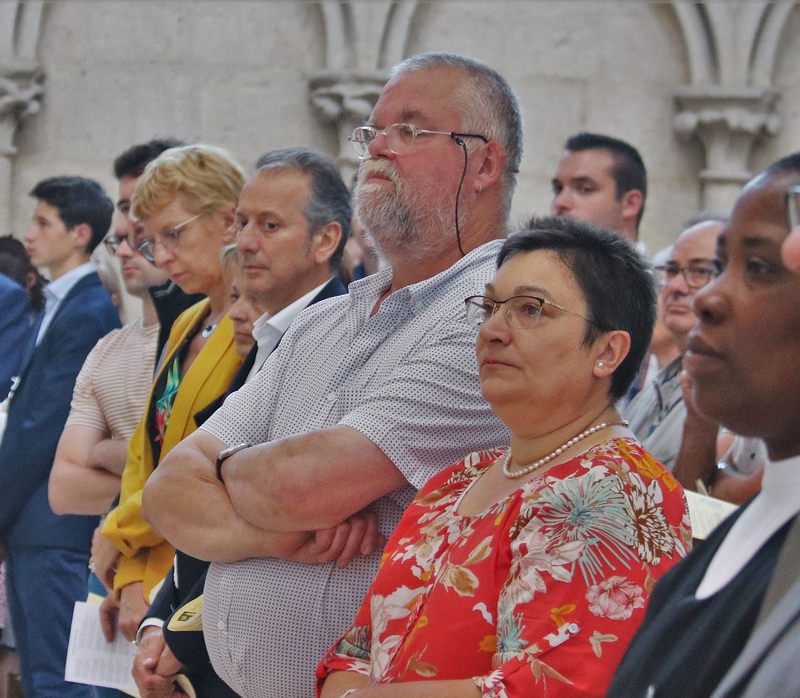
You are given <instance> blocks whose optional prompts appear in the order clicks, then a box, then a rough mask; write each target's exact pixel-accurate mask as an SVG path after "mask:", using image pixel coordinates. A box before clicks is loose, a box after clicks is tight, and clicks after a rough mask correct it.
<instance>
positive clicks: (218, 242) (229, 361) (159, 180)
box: [103, 145, 245, 640]
mask: <svg viewBox="0 0 800 698" xmlns="http://www.w3.org/2000/svg"><path fill="white" fill-rule="evenodd" d="M244 180H245V175H244V172H243V171H242V169H241V168H240V167H239V165H237V164H236V163H235V162H234V161H233V159H232V158H231V157H230V156H229V155H228V154H227V153H226V152H225V151H223V150H221V149H219V148H214V147H211V146H207V145H191V146H185V147H181V148H173V149H171V150H167V151H165V152H164V153H163V154H162V155H160V156H159V157H158V158H157V159H156V160H154V161H153V162H152V163H150V165H148V167H147V169H146V170H145V172H144V174H143V175H142V178H141V179H140V180H139V182H138V183H137V185H136V190H135V192H134V194H133V199H132V204H133V214H134V215H135V216H136V218H138V219H139V221H140V222H141V224H142V226H143V228H144V236H145V240H144V242H143V243H142V246H141V247H140V250H139V251H140V252H141V253H142V254H143V255H144V256H145V257H147V258H148V259H150V260H151V261H153V262H154V263H155V264H156V265H157V266H158V267H160V268H161V269H163V270H165V271H166V272H167V275H168V276H169V278H170V279H171V280H172V281H173V282H174V283H176V284H177V285H178V286H180V288H181V289H182V290H183V291H185V292H186V293H190V294H191V293H201V294H204V295H205V296H207V299H206V300H204V301H201V302H200V303H198V304H196V305H194V306H192V307H191V308H189V309H188V310H186V311H185V312H184V313H183V314H181V315H180V317H179V318H178V319H177V321H176V322H175V324H174V325H173V327H172V331H171V332H170V337H169V341H168V343H167V346H166V348H165V350H164V354H163V357H162V361H161V362H160V364H159V368H158V370H157V372H156V377H155V380H154V382H153V387H152V389H151V392H150V397H149V399H148V404H147V408H146V410H145V413H144V415H143V417H142V420H141V421H140V423H139V426H138V427H137V430H136V433H135V434H134V435H133V437H132V438H131V441H130V446H129V449H128V460H127V463H126V465H125V470H124V472H123V475H122V488H121V493H120V503H119V505H118V506H117V507H116V508H114V509H113V510H112V511H111V512H110V513H109V515H108V517H107V518H106V522H105V525H104V527H103V535H104V536H106V538H108V540H110V541H111V543H112V544H113V545H114V546H115V547H116V548H117V549H118V550H119V551H120V553H121V557H120V559H119V562H118V565H117V568H116V573H115V574H114V576H113V589H114V592H115V596H117V598H118V599H119V603H120V608H119V618H118V621H117V625H118V627H119V630H120V632H122V634H123V635H124V636H125V637H126V638H127V639H129V640H133V639H135V637H136V632H137V629H138V626H139V622H140V620H141V619H142V617H143V616H144V614H145V612H146V610H147V608H148V605H149V600H150V599H151V596H152V592H153V590H154V589H155V588H156V587H157V585H158V584H159V583H160V582H161V580H162V579H163V578H164V575H165V574H166V573H167V571H168V570H169V568H170V565H171V564H172V557H173V554H174V548H173V547H172V546H171V545H170V544H169V543H167V542H166V541H165V540H164V539H163V538H162V537H161V536H160V535H158V533H157V532H155V531H153V530H152V529H151V528H150V526H149V525H148V523H147V522H146V521H144V519H143V518H142V517H141V513H140V504H141V494H142V487H143V486H144V483H145V481H146V480H147V478H148V477H149V476H150V474H151V473H152V472H153V469H154V468H155V467H156V466H157V465H158V463H159V462H160V461H161V459H162V458H164V456H166V454H167V453H169V451H170V450H171V449H172V448H173V447H174V446H175V445H176V444H177V443H179V442H180V441H181V440H182V439H183V438H185V437H186V436H188V435H189V434H190V433H192V432H193V431H194V430H195V429H196V424H195V420H194V415H195V413H196V412H198V411H199V410H201V409H202V408H204V407H206V406H207V405H208V404H209V403H210V402H212V401H213V400H214V399H215V398H217V397H218V396H219V395H220V394H222V393H223V392H224V391H225V389H226V388H227V386H228V383H229V382H230V380H231V378H232V377H233V375H234V373H235V372H236V369H237V368H238V366H239V364H240V363H241V359H240V358H239V355H238V354H237V352H236V345H235V343H234V331H233V324H232V323H231V320H230V319H229V318H228V317H226V313H227V311H228V308H229V305H230V301H231V296H230V280H229V279H226V277H225V274H224V273H223V268H222V262H221V259H220V251H221V249H222V248H223V247H224V246H225V245H227V244H230V243H232V242H233V241H234V239H235V230H234V228H233V227H232V224H233V222H234V213H235V210H236V204H237V201H238V198H239V192H240V190H241V188H242V186H243V184H244ZM107 579H108V578H107ZM110 605H111V602H109V604H107V605H106V611H107V612H106V613H105V614H104V616H103V618H104V622H105V623H106V626H107V630H109V632H110V631H111V629H110V627H109V626H111V624H112V622H113V613H114V611H113V609H112V608H110Z"/></svg>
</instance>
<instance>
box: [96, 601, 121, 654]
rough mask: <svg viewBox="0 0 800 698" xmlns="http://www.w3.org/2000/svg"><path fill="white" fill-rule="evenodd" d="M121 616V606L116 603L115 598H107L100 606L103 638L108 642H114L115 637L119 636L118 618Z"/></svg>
mask: <svg viewBox="0 0 800 698" xmlns="http://www.w3.org/2000/svg"><path fill="white" fill-rule="evenodd" d="M118 616H119V604H118V603H117V602H116V601H114V597H113V596H110V595H109V596H106V597H105V598H104V599H103V603H101V604H100V627H101V628H102V629H103V636H104V637H105V638H106V642H114V635H116V634H117V617H118Z"/></svg>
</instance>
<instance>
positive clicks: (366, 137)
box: [349, 124, 489, 160]
mask: <svg viewBox="0 0 800 698" xmlns="http://www.w3.org/2000/svg"><path fill="white" fill-rule="evenodd" d="M378 136H383V137H384V138H385V139H386V147H387V148H389V150H391V151H392V152H393V153H394V154H395V155H405V154H406V153H408V152H409V151H410V150H411V149H412V148H413V147H414V143H415V141H416V140H417V136H449V137H450V138H452V139H453V140H454V141H456V143H458V139H459V138H480V139H481V140H482V141H483V142H484V143H488V142H489V139H488V138H486V136H481V135H480V134H478V133H456V132H455V131H429V130H428V129H425V128H417V127H416V126H414V125H413V124H392V125H391V126H387V127H386V128H385V129H383V130H382V131H379V130H378V129H376V128H373V127H372V126H359V127H358V128H357V129H355V130H354V131H353V134H352V135H351V136H350V139H349V140H350V144H351V145H352V146H353V150H354V151H355V153H356V155H358V157H359V158H360V159H361V160H363V159H364V158H365V157H367V155H369V144H370V143H372V141H374V140H375V139H376V138H377V137H378ZM459 145H463V143H459Z"/></svg>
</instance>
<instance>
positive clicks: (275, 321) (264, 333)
mask: <svg viewBox="0 0 800 698" xmlns="http://www.w3.org/2000/svg"><path fill="white" fill-rule="evenodd" d="M329 282H330V279H328V280H327V281H326V282H325V283H324V284H320V285H319V286H317V287H316V288H314V289H312V290H311V291H309V292H308V293H306V295H305V296H302V297H300V298H298V299H297V300H296V301H295V302H294V303H291V304H289V305H287V306H286V307H285V308H284V309H283V310H279V311H278V312H277V313H275V315H272V316H270V314H269V313H264V314H263V315H262V316H261V317H260V318H258V320H256V321H255V322H254V323H253V338H254V339H255V340H256V344H258V351H256V360H255V363H253V367H252V368H251V369H250V373H248V374H247V380H250V379H251V378H252V377H253V376H254V375H256V373H258V371H259V369H260V368H261V367H262V366H263V365H264V362H265V361H266V360H267V357H268V356H269V355H270V354H271V353H272V352H273V350H274V349H275V347H277V346H278V342H280V341H281V337H283V333H284V332H286V330H288V329H289V325H291V324H292V321H293V320H294V319H295V318H296V317H297V316H298V315H299V314H300V313H302V312H303V311H304V310H305V309H306V307H307V306H308V304H309V303H310V302H311V301H312V300H314V298H315V297H316V295H317V294H318V293H319V292H320V291H321V290H322V289H323V287H324V286H325V284H327V283H329Z"/></svg>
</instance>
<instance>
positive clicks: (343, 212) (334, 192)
mask: <svg viewBox="0 0 800 698" xmlns="http://www.w3.org/2000/svg"><path fill="white" fill-rule="evenodd" d="M267 168H269V169H273V168H276V169H281V168H287V169H294V170H298V171H299V172H302V173H303V174H304V175H306V177H308V179H309V189H310V193H309V197H308V201H307V202H306V206H305V209H304V210H303V216H304V218H305V219H306V224H307V226H308V234H309V235H312V234H313V233H315V232H316V231H317V230H319V229H320V228H323V227H324V226H326V225H328V223H332V222H336V223H338V224H339V225H340V226H341V228H342V237H341V240H339V246H338V247H337V248H336V251H335V252H334V253H333V255H332V256H331V258H330V260H329V262H330V266H331V269H332V270H333V271H337V270H338V269H339V266H340V265H341V262H342V255H343V254H344V246H345V243H346V242H347V238H348V237H349V235H350V224H351V222H352V219H353V205H352V202H351V200H350V192H349V191H348V190H347V186H346V185H345V183H344V181H343V180H342V175H341V174H340V173H339V169H338V168H337V167H336V165H335V164H334V163H333V161H332V160H331V159H330V158H328V157H326V156H325V155H322V154H320V153H317V152H314V151H313V150H309V149H308V148H299V147H296V148H280V149H278V150H271V151H270V152H268V153H265V154H264V155H262V156H261V157H260V158H259V159H258V161H257V162H256V166H255V170H254V171H255V172H259V171H261V170H264V169H267Z"/></svg>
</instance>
